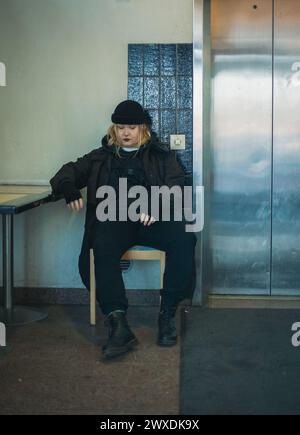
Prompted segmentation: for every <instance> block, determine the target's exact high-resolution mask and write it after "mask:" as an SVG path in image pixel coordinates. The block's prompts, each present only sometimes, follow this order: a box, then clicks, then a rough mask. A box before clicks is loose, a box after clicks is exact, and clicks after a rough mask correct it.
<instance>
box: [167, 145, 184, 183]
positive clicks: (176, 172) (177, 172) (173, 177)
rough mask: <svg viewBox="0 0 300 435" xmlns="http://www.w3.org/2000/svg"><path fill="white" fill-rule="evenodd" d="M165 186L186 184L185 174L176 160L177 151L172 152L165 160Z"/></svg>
mask: <svg viewBox="0 0 300 435" xmlns="http://www.w3.org/2000/svg"><path fill="white" fill-rule="evenodd" d="M164 181H165V185H166V186H168V187H172V186H181V187H183V186H184V184H185V173H184V170H183V168H182V167H181V165H180V164H179V162H178V161H177V159H176V151H174V150H171V151H170V152H169V153H168V155H167V157H166V159H165V180H164Z"/></svg>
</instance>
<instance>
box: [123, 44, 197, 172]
mask: <svg viewBox="0 0 300 435" xmlns="http://www.w3.org/2000/svg"><path fill="white" fill-rule="evenodd" d="M128 98H129V99H131V100H135V101H138V102H139V103H140V104H142V105H143V106H144V107H145V109H148V111H149V113H150V115H151V117H152V120H153V126H152V127H153V130H154V131H155V132H156V133H157V134H158V136H159V138H160V140H161V141H162V142H165V143H170V134H184V135H185V140H186V148H185V150H178V151H177V156H178V159H179V160H180V161H181V163H182V165H183V167H184V168H185V172H186V174H187V175H188V174H190V175H191V174H192V161H193V160H192V141H193V108H192V104H193V46H192V44H129V45H128Z"/></svg>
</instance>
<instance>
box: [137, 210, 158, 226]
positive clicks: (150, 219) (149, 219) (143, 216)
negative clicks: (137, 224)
mask: <svg viewBox="0 0 300 435" xmlns="http://www.w3.org/2000/svg"><path fill="white" fill-rule="evenodd" d="M140 221H141V222H142V223H144V226H145V225H148V226H149V225H151V224H153V223H154V222H155V218H154V217H153V216H149V215H147V214H145V213H142V214H141V216H140Z"/></svg>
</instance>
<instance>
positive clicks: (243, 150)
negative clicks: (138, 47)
mask: <svg viewBox="0 0 300 435" xmlns="http://www.w3.org/2000/svg"><path fill="white" fill-rule="evenodd" d="M299 22H300V2H298V0H258V1H249V0H212V1H211V84H212V89H211V139H210V141H211V152H210V156H211V157H210V158H211V163H210V164H211V167H210V200H209V204H210V226H209V247H210V248H209V249H210V252H209V254H207V253H204V255H209V257H210V262H209V264H210V270H209V275H210V282H211V286H210V292H211V293H214V294H252V295H274V294H276V295H300V243H299V242H298V241H299V238H300V217H299V216H300V199H299V198H300V165H299V164H300V116H299V109H300V44H299V40H300V26H299V24H298V23H299Z"/></svg>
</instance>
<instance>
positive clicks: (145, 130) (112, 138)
mask: <svg viewBox="0 0 300 435" xmlns="http://www.w3.org/2000/svg"><path fill="white" fill-rule="evenodd" d="M116 127H117V126H116V124H112V125H111V126H110V127H109V129H108V130H107V143H108V145H114V144H115V145H116V154H117V155H118V157H120V158H121V156H120V147H121V145H120V144H119V143H118V140H117V133H116ZM150 138H151V132H150V129H149V127H148V126H147V125H146V124H141V125H139V141H138V143H137V146H138V147H139V148H140V146H141V145H144V144H145V143H146V142H148V140H149V139H150ZM137 152H138V150H137Z"/></svg>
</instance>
